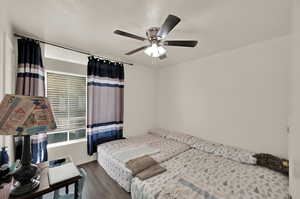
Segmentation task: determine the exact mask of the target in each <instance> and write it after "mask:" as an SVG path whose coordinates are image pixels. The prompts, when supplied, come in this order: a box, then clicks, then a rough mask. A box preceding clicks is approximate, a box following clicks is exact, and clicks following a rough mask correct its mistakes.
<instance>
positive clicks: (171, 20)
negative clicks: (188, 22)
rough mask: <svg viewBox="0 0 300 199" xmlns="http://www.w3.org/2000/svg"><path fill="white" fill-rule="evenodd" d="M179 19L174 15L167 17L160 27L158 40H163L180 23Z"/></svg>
mask: <svg viewBox="0 0 300 199" xmlns="http://www.w3.org/2000/svg"><path fill="white" fill-rule="evenodd" d="M180 20H181V19H180V18H179V17H177V16H175V15H169V16H168V17H167V18H166V20H165V22H164V23H163V25H162V26H161V27H160V29H159V31H158V33H157V36H158V37H160V38H162V39H163V38H165V37H166V36H167V34H169V32H171V30H173V28H174V27H175V26H176V25H177V24H178V23H179V22H180Z"/></svg>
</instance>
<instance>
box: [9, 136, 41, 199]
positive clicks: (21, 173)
mask: <svg viewBox="0 0 300 199" xmlns="http://www.w3.org/2000/svg"><path fill="white" fill-rule="evenodd" d="M30 147H31V144H30V136H29V135H25V136H24V140H23V147H22V158H21V166H20V167H19V168H18V169H17V170H16V171H15V172H14V173H13V177H14V179H15V181H16V183H15V184H14V186H13V189H12V190H11V192H10V195H11V196H20V195H23V194H26V193H28V192H31V191H33V190H34V189H36V188H38V187H39V185H40V181H39V180H40V175H39V174H38V167H37V165H35V164H31V149H30Z"/></svg>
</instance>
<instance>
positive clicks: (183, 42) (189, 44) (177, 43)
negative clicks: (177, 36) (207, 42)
mask: <svg viewBox="0 0 300 199" xmlns="http://www.w3.org/2000/svg"><path fill="white" fill-rule="evenodd" d="M197 44H198V41H195V40H169V41H168V40H167V41H164V45H165V46H179V47H195V46H197Z"/></svg>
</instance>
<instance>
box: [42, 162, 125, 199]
mask: <svg viewBox="0 0 300 199" xmlns="http://www.w3.org/2000/svg"><path fill="white" fill-rule="evenodd" d="M79 167H81V168H84V169H85V170H86V172H87V179H86V182H85V186H84V189H83V195H82V196H83V199H130V198H131V197H130V194H129V193H127V192H126V191H124V190H123V189H122V188H121V186H120V185H118V183H116V182H115V181H114V180H113V179H111V178H110V177H109V176H108V175H107V174H106V172H105V171H104V169H103V168H102V167H101V166H100V165H99V164H98V162H97V161H94V162H91V163H87V164H83V165H80V166H79ZM69 189H70V193H74V186H73V185H72V186H70V187H69ZM59 191H60V193H61V194H64V193H65V189H60V190H59ZM43 199H53V192H52V193H49V194H47V195H44V196H43Z"/></svg>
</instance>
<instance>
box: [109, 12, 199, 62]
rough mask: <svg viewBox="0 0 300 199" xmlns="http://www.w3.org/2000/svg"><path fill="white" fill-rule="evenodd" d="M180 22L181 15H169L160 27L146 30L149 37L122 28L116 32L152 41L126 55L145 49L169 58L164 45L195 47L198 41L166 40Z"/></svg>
mask: <svg viewBox="0 0 300 199" xmlns="http://www.w3.org/2000/svg"><path fill="white" fill-rule="evenodd" d="M179 22H180V18H179V17H177V16H175V15H169V16H168V17H167V18H166V20H165V22H164V23H163V25H162V26H161V27H160V28H159V27H152V28H149V29H148V30H147V31H146V36H147V37H140V36H138V35H135V34H131V33H128V32H125V31H122V30H115V31H114V33H115V34H117V35H121V36H124V37H129V38H132V39H137V40H140V41H146V40H148V41H149V42H150V44H148V45H145V46H142V47H139V48H137V49H134V50H132V51H129V52H127V53H126V54H125V55H132V54H134V53H136V52H139V51H141V50H144V52H145V54H147V55H148V56H151V57H159V58H160V59H165V58H167V55H166V49H165V48H164V47H163V46H178V47H195V46H196V45H197V43H198V41H195V40H164V39H165V38H166V36H167V35H168V34H169V33H170V32H171V31H172V30H173V28H174V27H175V26H176V25H177V24H178V23H179Z"/></svg>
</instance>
